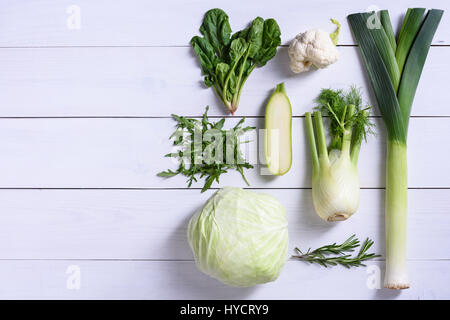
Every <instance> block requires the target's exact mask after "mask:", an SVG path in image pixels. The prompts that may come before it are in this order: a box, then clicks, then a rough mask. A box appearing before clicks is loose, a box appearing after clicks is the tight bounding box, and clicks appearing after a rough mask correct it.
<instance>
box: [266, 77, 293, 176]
mask: <svg viewBox="0 0 450 320" xmlns="http://www.w3.org/2000/svg"><path fill="white" fill-rule="evenodd" d="M264 122H265V134H264V155H265V160H266V165H267V169H268V170H269V172H270V173H271V174H273V175H276V176H281V175H284V174H286V173H287V172H288V171H289V169H290V168H291V166H292V107H291V102H290V101H289V98H288V96H287V95H286V89H285V87H284V83H280V84H278V85H277V87H276V88H275V91H274V92H273V94H272V96H271V97H270V98H269V101H268V102H267V106H266V112H265V119H264ZM272 129H278V130H280V131H278V132H279V136H278V138H279V139H278V146H277V151H278V152H276V154H275V157H278V158H276V160H278V161H271V159H272V157H271V153H272V147H274V146H272V144H271V141H273V140H274V139H276V137H275V136H274V134H276V133H275V132H276V131H275V132H274V131H273V130H272Z"/></svg>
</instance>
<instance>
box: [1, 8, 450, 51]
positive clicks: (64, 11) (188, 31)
mask: <svg viewBox="0 0 450 320" xmlns="http://www.w3.org/2000/svg"><path fill="white" fill-rule="evenodd" d="M426 4H427V6H429V7H435V8H441V9H445V10H447V11H448V9H450V8H449V3H448V1H445V0H428V1H427V3H426ZM423 5H424V3H423V1H419V0H401V1H389V0H379V1H377V2H376V3H374V2H373V1H371V0H361V1H358V3H355V2H354V1H351V0H338V1H333V2H331V3H330V1H327V0H317V1H310V2H307V3H301V4H299V2H298V1H295V0H280V1H276V2H273V1H265V2H264V4H263V5H261V1H256V0H252V1H239V0H230V1H227V2H226V3H224V2H223V1H222V2H221V1H207V0H202V1H179V0H168V1H164V2H159V1H146V0H119V1H114V3H111V2H110V1H105V0H103V1H89V0H78V1H76V2H73V1H69V0H65V1H58V3H57V4H55V3H54V1H51V0H40V1H27V2H23V1H5V3H4V4H3V6H2V11H1V13H0V21H1V23H0V46H7V47H12V46H173V45H188V42H189V40H190V39H191V37H192V36H193V35H195V34H197V33H198V28H199V27H200V24H201V20H202V17H203V14H204V13H205V12H206V11H207V10H208V9H210V8H213V7H217V6H219V7H221V8H223V9H224V10H225V11H226V12H227V13H228V14H229V16H230V20H231V21H230V22H231V26H232V28H233V30H239V29H241V28H244V27H245V26H246V25H247V24H248V23H249V22H250V21H251V20H252V19H254V18H255V17H256V16H258V15H260V16H262V17H264V18H269V17H273V18H275V19H277V21H278V22H279V24H280V27H281V30H282V34H283V37H282V39H283V42H284V43H286V42H287V41H289V40H291V39H292V38H293V37H294V36H295V35H296V34H297V33H299V32H302V31H304V30H306V29H310V28H314V27H319V28H323V29H324V30H329V31H330V32H331V31H332V30H333V25H332V24H331V23H330V22H329V19H330V18H331V17H333V18H335V19H338V20H339V21H340V22H341V23H342V26H343V28H342V35H341V42H340V43H341V44H353V43H354V42H353V39H352V36H351V33H350V30H349V27H348V24H347V23H346V16H347V15H348V14H350V13H355V12H362V11H366V10H374V9H377V10H378V9H389V10H390V13H391V18H392V20H393V25H394V26H398V25H399V23H400V18H401V17H402V15H404V14H405V12H406V9H407V8H408V7H417V6H419V7H420V6H423ZM78 13H79V15H78ZM78 17H79V19H78ZM78 21H79V23H78ZM449 30H450V25H449V20H448V19H444V20H443V22H442V25H441V27H440V28H439V30H438V33H437V35H436V37H435V40H434V43H436V44H449V43H450V33H449Z"/></svg>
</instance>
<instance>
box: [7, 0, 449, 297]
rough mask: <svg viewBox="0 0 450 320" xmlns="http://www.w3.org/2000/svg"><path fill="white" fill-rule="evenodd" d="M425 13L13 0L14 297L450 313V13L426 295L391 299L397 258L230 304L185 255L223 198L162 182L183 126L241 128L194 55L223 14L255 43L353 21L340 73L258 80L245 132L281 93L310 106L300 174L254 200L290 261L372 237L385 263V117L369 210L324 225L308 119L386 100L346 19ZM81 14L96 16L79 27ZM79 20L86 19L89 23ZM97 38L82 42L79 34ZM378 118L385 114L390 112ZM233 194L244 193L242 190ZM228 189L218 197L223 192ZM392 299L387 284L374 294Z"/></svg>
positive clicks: (431, 73)
mask: <svg viewBox="0 0 450 320" xmlns="http://www.w3.org/2000/svg"><path fill="white" fill-rule="evenodd" d="M421 4H422V5H423V4H425V2H424V1H407V0H401V1H392V0H391V1H388V0H378V1H376V2H373V1H369V0H362V1H351V0H340V1H331V0H319V1H317V0H316V1H298V0H278V1H265V0H264V1H262V0H258V1H256V0H255V1H242V0H228V1H211V0H208V1H207V0H197V1H181V0H179V1H175V0H165V1H146V0H126V1H125V0H118V1H114V2H113V1H106V0H103V1H100V0H95V1H93V0H68V1H66V0H64V1H52V0H39V1H16V0H15V1H12V0H10V1H7V0H1V1H0V70H1V71H0V117H1V118H0V188H1V189H0V259H1V261H0V298H8V299H11V298H44V299H47V298H56V299H104V298H106V299H116V298H125V299H132V298H133V299H135V298H136V299H156V298H159V299H211V298H213V299H227V298H231V299H315V298H327V299H334V298H343V299H406V298H410V299H427V298H431V299H434V298H437V299H439V298H441V299H442V298H447V299H448V298H450V287H449V285H448V284H449V282H450V272H449V269H450V260H449V259H450V162H449V160H448V159H449V156H450V152H449V144H450V107H449V102H448V90H449V82H448V75H449V74H450V60H449V59H448V57H449V55H450V19H449V15H450V5H449V4H450V3H449V2H448V1H447V0H431V1H426V5H427V6H429V7H436V8H441V9H445V10H446V13H445V15H444V18H443V21H442V23H441V25H440V28H439V30H438V32H437V34H436V36H435V39H434V41H433V47H432V48H431V50H430V53H429V56H428V60H427V63H426V66H425V69H424V72H423V75H422V79H421V82H420V84H419V89H418V92H417V95H416V98H415V103H414V106H413V110H412V117H411V124H410V135H409V147H408V153H409V155H408V156H409V186H410V192H409V217H408V222H409V224H408V257H409V258H408V266H409V270H410V277H411V288H410V289H409V290H405V291H402V292H394V291H388V290H386V289H380V290H378V289H376V282H377V281H376V280H377V278H378V277H377V275H378V274H379V273H381V274H380V275H381V276H382V275H383V272H384V269H383V268H384V259H383V258H381V259H379V260H378V261H373V262H370V263H369V268H366V269H364V268H361V269H357V270H346V269H344V268H341V267H336V268H332V269H323V268H321V267H318V266H313V265H306V264H304V263H301V262H298V261H288V262H287V263H286V266H285V268H284V270H283V272H282V274H281V276H280V278H279V279H278V280H277V281H276V282H274V283H270V284H267V285H262V286H258V287H254V288H249V289H239V288H231V287H227V286H225V285H222V284H220V283H219V282H217V281H216V280H214V279H211V278H209V277H207V276H205V275H203V274H202V273H200V272H199V271H198V270H197V269H196V267H195V264H194V262H193V256H192V254H191V252H190V249H189V247H188V244H187V241H186V235H185V233H186V225H187V221H188V219H189V218H190V217H191V215H192V214H193V212H194V211H195V210H196V209H197V208H199V207H200V206H201V205H202V204H203V203H204V201H205V200H206V199H207V198H208V197H209V196H210V195H211V194H212V193H213V192H214V191H215V190H211V191H209V192H206V193H205V194H201V193H200V190H199V187H201V185H196V186H194V187H195V188H192V189H190V190H189V189H186V184H185V182H184V178H182V177H179V178H178V177H175V178H172V179H168V180H163V179H161V178H158V177H156V173H157V172H159V171H161V170H165V169H167V168H168V167H169V166H171V165H172V164H171V163H170V161H169V160H168V159H166V158H163V155H164V154H165V153H167V152H168V151H169V150H170V143H169V141H168V139H167V138H168V136H169V134H170V133H171V131H172V130H173V125H174V122H173V121H172V120H171V119H170V114H171V113H177V114H181V115H188V116H199V115H201V113H202V112H203V110H204V107H205V106H206V105H210V106H211V109H210V114H211V115H214V116H223V115H226V114H225V112H224V110H225V109H224V107H223V106H222V105H221V104H220V103H219V101H218V99H217V98H216V97H215V95H214V93H213V91H212V90H210V89H204V88H203V86H202V84H201V75H200V68H199V65H198V62H197V58H196V57H194V55H193V54H192V50H191V48H190V47H189V44H188V42H189V40H190V38H191V37H192V36H193V35H195V34H197V33H198V28H199V26H200V23H201V19H202V17H203V14H204V12H205V11H206V10H208V9H210V8H212V7H221V8H223V9H224V10H225V11H226V12H227V13H228V14H229V16H230V21H231V25H232V28H233V30H238V29H240V28H242V27H244V26H245V25H246V23H248V22H249V21H251V20H252V19H253V18H255V17H256V16H258V15H260V16H262V17H265V18H268V17H273V18H276V20H277V21H278V23H279V24H280V27H281V30H282V38H283V43H284V44H286V43H287V42H288V41H289V40H290V39H292V38H293V37H294V36H295V34H296V33H298V32H300V31H303V30H305V29H307V28H311V27H321V28H324V29H326V30H330V31H331V30H332V29H333V26H332V25H331V24H330V23H329V21H328V19H329V18H331V17H333V18H336V19H338V20H339V21H341V23H342V25H343V30H342V34H341V41H340V44H341V46H340V47H339V50H340V53H341V58H340V60H339V61H338V63H336V64H335V65H333V66H331V67H330V68H328V69H326V70H321V71H317V72H310V73H308V74H304V75H294V74H292V73H291V72H290V71H289V68H288V57H287V52H286V51H287V49H286V46H284V47H282V48H280V50H279V52H278V54H277V56H276V58H275V59H274V60H272V61H270V62H269V64H268V65H267V66H266V67H264V68H262V69H257V70H255V71H254V73H253V74H252V76H251V77H250V78H249V80H248V82H247V84H246V86H245V89H244V92H243V95H242V101H241V103H240V108H239V110H238V112H237V116H236V117H235V119H229V120H228V122H229V123H230V124H231V123H233V122H235V121H237V120H238V119H239V117H242V116H246V117H248V119H247V121H246V122H247V123H249V124H255V125H257V126H259V127H261V128H262V125H263V110H264V103H265V101H266V99H267V97H268V95H269V93H270V91H271V90H272V89H273V88H274V87H275V85H276V84H277V83H279V82H282V81H284V82H285V83H286V87H287V92H288V94H289V96H290V99H291V102H292V105H293V113H294V119H293V131H294V138H293V139H294V147H293V150H294V155H293V159H294V162H293V166H292V169H291V171H290V172H289V173H288V174H287V175H285V176H283V177H278V178H276V179H268V178H267V177H264V176H261V175H260V174H259V168H256V169H255V170H253V171H251V172H249V173H248V179H249V180H250V182H251V189H254V190H255V191H258V192H268V193H271V194H273V195H275V196H276V197H277V198H278V199H279V200H280V201H281V202H282V203H283V204H284V205H285V207H286V209H287V211H288V219H289V231H290V249H292V248H294V247H296V246H300V247H302V248H307V247H309V246H312V247H315V246H320V245H323V244H327V243H330V242H334V241H342V240H344V239H345V238H346V237H347V236H349V235H351V234H353V233H356V234H357V235H358V236H359V237H361V238H364V237H371V238H372V239H374V240H375V246H374V251H376V252H379V253H382V254H383V253H384V245H385V243H384V218H383V215H384V210H383V208H384V189H383V187H384V185H385V179H384V170H385V167H384V158H385V136H384V134H383V131H384V130H383V129H382V126H383V124H382V122H381V120H380V119H379V117H376V118H375V119H376V120H375V121H376V123H377V125H378V126H379V127H378V129H377V131H378V135H377V136H376V137H372V138H370V141H369V142H368V144H367V145H364V146H363V148H362V151H361V157H360V161H359V169H360V179H361V186H362V192H361V205H360V208H359V211H358V212H357V214H355V215H354V216H353V217H352V218H351V219H350V220H349V221H347V222H341V223H337V224H334V225H331V224H328V223H325V222H322V221H321V220H320V219H319V218H318V217H317V216H316V214H315V213H314V212H313V208H312V199H311V190H310V186H311V184H310V180H311V176H310V171H311V165H310V159H309V152H308V148H307V145H306V138H305V130H304V128H303V117H302V115H303V114H304V112H305V111H308V110H311V108H312V107H313V103H312V100H313V99H314V97H315V96H316V95H317V94H318V92H319V90H320V89H321V88H322V87H333V88H346V87H348V86H350V85H351V84H356V85H360V86H362V88H363V90H364V92H365V95H366V97H367V98H368V99H371V101H374V99H373V97H372V96H371V94H370V89H369V86H368V82H367V78H366V75H365V71H364V69H363V66H362V62H361V59H360V56H359V52H358V48H356V47H355V45H354V41H353V39H352V36H351V34H350V30H349V28H348V25H347V22H346V19H345V17H346V15H347V14H349V13H353V12H361V11H365V10H366V9H368V8H369V6H371V5H377V6H378V7H379V8H382V9H384V8H386V9H389V10H390V13H391V17H392V19H393V25H394V26H395V25H397V24H398V23H397V22H398V21H400V17H401V16H402V14H404V13H405V12H406V9H407V8H408V7H412V6H420V5H421ZM78 14H79V16H78ZM77 17H79V18H80V19H77ZM78 27H80V28H78ZM375 115H378V112H377V111H375ZM222 179H223V180H222V184H221V186H225V185H233V186H242V187H243V186H244V184H243V182H242V180H241V179H240V177H239V176H238V175H237V174H229V175H227V176H224V177H223V178H222ZM215 187H217V185H216V186H215ZM374 284H375V285H374Z"/></svg>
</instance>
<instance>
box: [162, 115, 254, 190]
mask: <svg viewBox="0 0 450 320" xmlns="http://www.w3.org/2000/svg"><path fill="white" fill-rule="evenodd" d="M208 109H209V107H206V110H205V113H204V114H203V118H202V119H201V120H199V119H191V118H186V117H181V116H177V115H175V114H173V115H172V118H173V119H174V120H176V121H177V122H178V124H177V126H176V130H175V132H174V133H173V134H172V135H171V136H170V139H172V138H174V142H173V145H174V146H176V147H178V148H179V151H177V152H173V153H169V154H166V155H165V156H166V157H170V158H176V159H178V160H179V167H178V169H177V170H176V171H173V170H170V169H169V170H167V171H163V172H160V173H158V176H160V177H173V176H176V175H178V174H182V175H184V176H186V177H188V179H187V183H188V187H191V185H192V183H194V182H197V178H203V177H206V178H205V184H204V186H203V188H202V192H205V191H206V190H208V189H209V188H210V187H211V185H212V183H213V182H214V181H216V182H217V183H219V176H220V175H221V174H223V173H227V171H228V170H229V169H234V170H236V171H238V172H239V173H240V174H241V176H242V178H243V179H244V181H245V183H247V185H249V183H248V181H247V179H246V178H245V176H244V169H250V168H253V166H252V165H251V164H250V163H248V162H247V161H246V160H245V159H244V157H243V155H242V152H241V149H240V145H241V144H242V143H247V142H249V141H243V142H241V141H240V137H241V136H242V135H243V134H244V133H245V132H247V131H251V130H254V129H255V127H243V123H244V121H245V118H242V119H241V120H240V121H239V122H238V123H237V124H236V125H235V126H234V127H233V128H232V129H228V130H224V129H223V126H224V124H225V119H221V120H220V121H218V122H210V121H209V118H208ZM211 133H212V134H213V135H214V137H212V136H211ZM208 135H209V138H208ZM218 153H220V154H218Z"/></svg>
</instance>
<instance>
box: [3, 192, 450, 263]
mask: <svg viewBox="0 0 450 320" xmlns="http://www.w3.org/2000/svg"><path fill="white" fill-rule="evenodd" d="M255 192H265V193H270V194H272V195H273V196H275V197H277V198H278V199H279V201H280V202H281V203H282V204H283V206H284V207H285V208H286V211H287V217H288V222H289V237H290V241H289V242H290V246H289V248H290V249H289V253H292V254H293V253H294V251H293V248H295V247H300V248H301V249H305V250H306V249H308V247H319V246H322V245H325V244H329V243H333V242H339V241H344V240H345V239H346V238H347V237H349V236H350V235H352V234H353V233H356V234H357V236H358V237H359V238H360V239H361V240H364V239H365V238H366V237H370V238H371V239H373V240H374V241H375V244H374V247H373V251H374V252H377V253H380V254H384V219H383V212H384V190H362V191H361V205H360V207H359V209H358V212H357V213H355V215H353V216H352V217H351V218H350V219H349V220H348V221H345V222H338V223H328V222H324V221H322V220H321V219H320V218H319V217H318V216H317V215H316V214H315V212H314V209H313V206H312V195H311V190H275V189H269V190H255ZM212 194H213V191H212V190H210V191H208V192H207V193H205V194H200V192H199V190H0V212H1V213H2V214H1V215H0V259H152V260H157V259H164V260H168V259H170V260H180V259H181V260H186V259H187V260H192V259H193V256H192V253H191V250H190V248H189V246H188V243H187V241H186V230H187V223H188V220H189V219H190V218H191V216H192V215H193V214H194V212H196V211H197V210H198V209H199V208H201V206H202V204H203V203H205V202H206V200H207V198H208V197H210V196H211V195H212ZM449 197H450V190H424V189H422V190H410V191H409V205H410V210H409V213H408V214H409V216H408V257H409V259H412V260H417V259H421V260H423V259H450V216H449V215H448V211H449V210H450V207H449V204H448V198H449ZM24 199H26V201H24ZM171 199H176V201H172V200H171ZM430 208H433V209H432V211H430ZM437 222H438V223H437ZM0 264H1V263H0Z"/></svg>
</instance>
